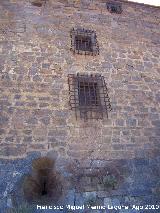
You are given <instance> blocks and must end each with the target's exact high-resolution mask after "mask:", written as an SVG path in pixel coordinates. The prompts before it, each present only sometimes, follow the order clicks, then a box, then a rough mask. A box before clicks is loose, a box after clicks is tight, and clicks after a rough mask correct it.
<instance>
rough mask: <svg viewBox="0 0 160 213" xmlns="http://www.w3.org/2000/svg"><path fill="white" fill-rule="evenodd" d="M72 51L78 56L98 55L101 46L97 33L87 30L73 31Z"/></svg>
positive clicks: (71, 33) (71, 34)
mask: <svg viewBox="0 0 160 213" xmlns="http://www.w3.org/2000/svg"><path fill="white" fill-rule="evenodd" d="M70 36H71V50H72V51H73V52H74V53H77V54H84V55H98V54H99V46H98V43H97V36H96V33H95V31H92V30H85V29H74V28H73V29H72V30H71V32H70Z"/></svg>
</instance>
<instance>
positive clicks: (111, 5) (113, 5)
mask: <svg viewBox="0 0 160 213" xmlns="http://www.w3.org/2000/svg"><path fill="white" fill-rule="evenodd" d="M107 9H108V11H109V12H110V13H118V14H120V13H122V5H121V4H120V3H118V2H107Z"/></svg>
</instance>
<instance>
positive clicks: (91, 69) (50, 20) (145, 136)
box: [0, 0, 160, 206]
mask: <svg viewBox="0 0 160 213" xmlns="http://www.w3.org/2000/svg"><path fill="white" fill-rule="evenodd" d="M119 2H120V3H121V4H122V13H121V14H116V13H110V12H109V11H108V10H107V7H106V1H103V0H99V1H98V0H92V1H91V0H81V1H69V0H68V1H67V0H66V1H65V0H57V1H56V0H55V1H54V0H48V1H46V2H45V4H42V5H41V6H36V5H34V4H32V2H31V1H26V0H1V1H0V158H1V162H0V169H1V170H0V174H1V180H0V198H2V201H1V203H0V204H1V206H5V205H6V203H5V202H6V201H4V197H5V198H6V197H7V195H8V194H9V193H10V192H11V191H12V189H13V188H14V184H12V183H14V181H13V179H12V176H13V177H14V178H15V182H16V181H17V180H18V178H19V175H21V174H24V173H25V172H26V171H27V170H25V168H28V167H29V166H30V165H31V161H30V159H31V157H30V156H32V157H33V158H34V157H36V156H37V155H42V156H44V155H49V156H52V157H54V158H55V159H56V161H57V165H58V166H57V167H58V168H66V167H65V165H66V164H68V163H69V162H72V161H76V162H78V165H79V168H83V169H84V174H88V173H87V172H88V170H89V169H91V168H99V167H103V165H105V164H106V163H107V162H113V163H114V164H115V162H116V165H118V166H117V168H118V169H120V171H122V170H123V169H122V167H123V168H126V170H127V169H128V170H131V172H130V173H129V175H130V176H128V177H127V178H128V179H126V182H125V183H123V185H121V187H122V190H119V191H117V194H116V193H115V194H114V196H120V198H119V200H121V199H122V198H124V200H123V199H122V200H123V202H124V201H125V199H126V200H127V199H128V196H143V198H144V197H145V196H148V199H149V197H151V199H150V200H152V199H153V198H155V197H154V196H157V194H156V195H154V196H152V195H153V193H154V192H155V191H156V193H157V190H158V192H160V190H159V187H160V183H158V181H159V179H158V177H159V174H160V168H159V165H160V148H159V143H160V63H159V60H160V42H159V40H160V8H158V7H153V6H148V5H143V4H138V3H131V2H127V1H122V0H120V1H119ZM76 27H81V28H85V29H90V30H94V31H96V35H97V41H98V44H99V55H96V56H85V55H78V54H73V52H72V51H71V50H70V48H71V38H70V30H71V29H72V28H76ZM77 73H86V74H94V73H99V74H101V75H103V76H104V77H105V80H106V83H107V87H108V90H109V97H110V100H111V106H112V111H111V112H109V117H108V118H106V117H104V118H103V119H102V120H88V121H84V120H80V119H78V120H76V118H75V113H74V111H72V110H70V107H69V104H68V100H69V89H68V81H67V76H68V74H77ZM14 159H15V160H14ZM18 159H19V160H18ZM62 170H65V169H62ZM16 172H17V173H16ZM63 172H64V171H63ZM89 178H90V177H89ZM12 181H13V182H12ZM89 181H91V179H89ZM145 181H146V182H145ZM82 182H83V183H84V184H85V183H86V180H84V181H82ZM96 184H98V183H97V182H96V183H95V185H96ZM127 184H128V185H127ZM130 184H132V187H130ZM157 184H159V185H158V186H157ZM12 185H13V186H12ZM82 185H83V184H82ZM71 188H72V187H71ZM84 191H94V192H95V194H96V196H97V197H98V199H104V198H105V199H106V200H105V201H106V202H107V201H108V200H107V199H110V198H107V197H106V196H108V195H107V194H105V192H104V190H102V189H101V187H100V188H94V189H93V186H92V187H91V185H89V186H86V187H84ZM103 192H104V193H103ZM73 194H74V195H73V197H74V199H73V200H74V201H75V200H76V198H75V196H80V195H79V194H78V195H77V194H76V193H73ZM81 196H82V197H83V195H81ZM123 196H126V197H123ZM116 199H117V198H116ZM137 199H138V198H137ZM155 200H156V199H154V201H155ZM108 202H109V201H108ZM127 202H129V201H128V200H127ZM155 202H156V201H155ZM142 203H143V202H142Z"/></svg>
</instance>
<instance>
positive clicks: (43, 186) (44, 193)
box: [42, 181, 47, 196]
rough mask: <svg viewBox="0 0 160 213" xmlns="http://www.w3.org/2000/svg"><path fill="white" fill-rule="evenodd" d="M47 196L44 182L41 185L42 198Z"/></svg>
mask: <svg viewBox="0 0 160 213" xmlns="http://www.w3.org/2000/svg"><path fill="white" fill-rule="evenodd" d="M43 195H47V189H46V182H45V181H44V182H43V184H42V196H43Z"/></svg>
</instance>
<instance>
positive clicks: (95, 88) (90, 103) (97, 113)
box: [68, 74, 111, 120]
mask: <svg viewBox="0 0 160 213" xmlns="http://www.w3.org/2000/svg"><path fill="white" fill-rule="evenodd" d="M68 84H69V94H70V97H69V105H70V107H71V110H74V111H75V115H76V119H77V118H81V119H84V120H87V119H97V120H98V119H103V116H104V115H107V117H108V111H110V110H111V104H110V98H109V96H108V89H107V86H106V83H105V80H104V77H103V76H101V75H99V74H95V75H92V74H91V75H86V74H85V75H83V74H81V75H80V74H77V75H75V74H69V75H68Z"/></svg>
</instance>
